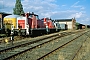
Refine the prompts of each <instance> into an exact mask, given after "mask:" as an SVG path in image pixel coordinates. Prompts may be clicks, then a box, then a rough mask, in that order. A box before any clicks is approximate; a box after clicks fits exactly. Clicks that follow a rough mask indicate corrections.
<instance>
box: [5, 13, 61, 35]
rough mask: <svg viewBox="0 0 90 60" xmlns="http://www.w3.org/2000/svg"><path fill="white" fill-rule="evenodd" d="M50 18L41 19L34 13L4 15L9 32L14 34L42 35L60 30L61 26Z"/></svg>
mask: <svg viewBox="0 0 90 60" xmlns="http://www.w3.org/2000/svg"><path fill="white" fill-rule="evenodd" d="M55 24H56V23H53V22H52V20H51V19H49V18H42V19H39V16H38V15H36V14H34V13H25V14H22V16H19V15H8V16H6V17H4V25H5V28H6V30H9V31H11V32H9V34H14V35H30V36H33V35H41V34H46V33H52V32H56V31H59V30H60V28H59V27H58V28H57V27H56V26H55Z"/></svg>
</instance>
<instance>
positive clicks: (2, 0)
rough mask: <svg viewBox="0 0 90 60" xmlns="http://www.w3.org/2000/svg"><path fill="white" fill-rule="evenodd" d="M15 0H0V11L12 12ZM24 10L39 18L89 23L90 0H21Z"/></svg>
mask: <svg viewBox="0 0 90 60" xmlns="http://www.w3.org/2000/svg"><path fill="white" fill-rule="evenodd" d="M15 3H16V0H0V12H6V13H11V14H13V8H14V7H15ZM21 3H22V5H23V10H24V12H34V13H35V14H38V15H39V18H40V19H41V18H43V17H48V18H51V19H53V20H55V19H72V18H74V17H75V19H76V22H78V23H81V24H89V25H90V13H89V11H90V7H89V5H90V0H21Z"/></svg>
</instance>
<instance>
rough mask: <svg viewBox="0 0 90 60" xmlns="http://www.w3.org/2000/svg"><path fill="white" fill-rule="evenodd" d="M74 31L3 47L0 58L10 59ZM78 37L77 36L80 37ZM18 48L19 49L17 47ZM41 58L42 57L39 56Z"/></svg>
mask: <svg viewBox="0 0 90 60" xmlns="http://www.w3.org/2000/svg"><path fill="white" fill-rule="evenodd" d="M73 33H75V32H68V33H67V32H66V33H65V32H64V33H61V34H60V35H58V34H56V35H52V36H49V37H46V38H42V39H37V40H34V41H30V42H25V43H22V44H18V45H14V46H12V47H8V48H6V49H2V50H0V58H1V59H3V60H4V59H10V58H12V57H15V56H16V55H19V54H22V53H24V52H26V51H28V50H32V49H35V48H37V47H40V46H42V45H44V44H46V43H49V42H51V41H54V40H55V39H58V38H60V37H64V36H67V35H71V34H73ZM51 37H53V38H51ZM78 37H80V36H78ZM78 37H76V38H78ZM76 38H75V39H76ZM69 42H70V41H69ZM69 42H67V43H66V44H68V43H69ZM64 45H65V44H64ZM16 48H18V49H16ZM19 50H20V51H19ZM55 50H57V49H55ZM52 52H53V51H52ZM50 53H51V52H50ZM46 55H47V54H46ZM39 59H41V58H39Z"/></svg>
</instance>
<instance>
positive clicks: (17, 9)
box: [13, 0, 24, 15]
mask: <svg viewBox="0 0 90 60" xmlns="http://www.w3.org/2000/svg"><path fill="white" fill-rule="evenodd" d="M13 14H16V15H21V14H24V11H23V6H22V4H21V0H16V4H15V8H13Z"/></svg>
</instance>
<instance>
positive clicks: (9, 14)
mask: <svg viewBox="0 0 90 60" xmlns="http://www.w3.org/2000/svg"><path fill="white" fill-rule="evenodd" d="M0 14H8V15H10V14H9V13H5V12H0Z"/></svg>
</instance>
